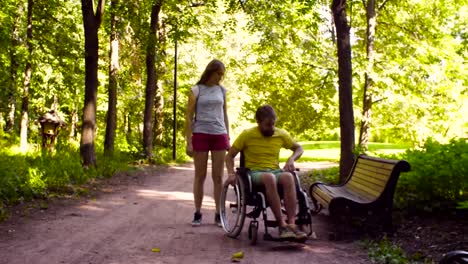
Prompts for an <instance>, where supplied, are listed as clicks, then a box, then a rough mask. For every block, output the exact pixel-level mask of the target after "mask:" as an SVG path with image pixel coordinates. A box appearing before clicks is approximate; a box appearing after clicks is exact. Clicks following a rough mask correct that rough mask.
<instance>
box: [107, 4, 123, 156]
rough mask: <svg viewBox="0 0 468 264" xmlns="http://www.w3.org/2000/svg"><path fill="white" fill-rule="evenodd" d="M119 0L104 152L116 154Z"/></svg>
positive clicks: (113, 28) (113, 9)
mask: <svg viewBox="0 0 468 264" xmlns="http://www.w3.org/2000/svg"><path fill="white" fill-rule="evenodd" d="M117 5H118V0H112V1H111V32H110V52H109V57H110V65H109V103H108V108H107V118H106V119H107V120H106V122H107V125H106V137H105V140H104V154H105V155H106V156H112V155H113V154H114V140H115V129H116V127H117V71H118V70H119V39H118V33H117V29H116V24H117V19H116V16H115V13H116V8H117Z"/></svg>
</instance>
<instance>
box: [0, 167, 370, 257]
mask: <svg viewBox="0 0 468 264" xmlns="http://www.w3.org/2000/svg"><path fill="white" fill-rule="evenodd" d="M315 165H320V164H315ZM305 167H308V168H311V167H314V165H313V164H312V165H311V164H308V165H306V166H305ZM131 175H132V176H121V177H120V179H124V180H123V181H121V182H114V183H113V184H110V185H109V186H108V187H107V188H105V189H103V190H102V193H101V194H99V195H98V196H97V197H96V198H93V199H83V200H80V201H78V202H76V201H75V202H73V203H71V204H67V205H66V206H64V205H57V204H53V205H51V206H49V209H47V210H42V211H38V210H36V212H33V213H31V214H29V215H28V216H26V217H15V218H14V222H13V221H11V220H10V221H6V222H5V223H2V224H0V263H9V264H16V263H21V264H23V263H35V264H41V263H47V264H51V263H71V264H73V263H87V264H88V263H113V264H123V263H230V262H231V261H230V257H231V255H232V254H233V253H234V252H237V251H243V252H244V254H245V257H244V259H243V260H242V261H241V263H269V264H274V263H281V264H284V263H287V264H291V263H346V264H353V263H366V262H368V261H367V258H366V253H365V252H364V251H362V250H361V249H360V248H359V247H358V246H357V245H356V244H355V243H347V242H340V243H332V242H330V241H328V240H327V233H326V232H325V229H326V224H325V221H324V219H323V218H322V217H316V218H314V230H315V232H316V234H317V239H314V240H309V241H307V242H306V244H305V245H303V246H297V245H295V244H290V243H287V242H283V243H281V242H267V241H263V240H262V239H261V238H259V241H258V245H256V246H251V245H250V244H249V240H248V239H247V234H246V233H247V228H246V227H245V226H244V230H243V233H242V234H241V235H240V236H239V238H238V239H231V238H228V237H226V236H225V235H224V231H223V230H222V229H221V228H219V227H216V226H215V225H214V224H213V218H214V201H213V198H212V197H211V195H212V185H211V181H210V179H209V178H207V181H206V185H205V186H206V187H205V195H206V196H205V199H204V209H203V213H204V215H203V217H204V224H203V225H202V226H201V227H197V228H193V227H192V226H191V225H190V224H189V223H190V221H191V219H192V216H193V201H192V199H193V196H192V192H191V188H192V175H193V165H192V164H186V165H182V166H174V167H168V168H158V169H155V168H146V169H143V170H141V171H138V172H136V173H132V174H131ZM208 177H210V175H208ZM117 179H119V177H117ZM272 231H274V232H276V231H275V230H272ZM261 234H263V230H261V229H260V230H259V235H261ZM260 237H261V236H260ZM152 248H159V249H160V252H152Z"/></svg>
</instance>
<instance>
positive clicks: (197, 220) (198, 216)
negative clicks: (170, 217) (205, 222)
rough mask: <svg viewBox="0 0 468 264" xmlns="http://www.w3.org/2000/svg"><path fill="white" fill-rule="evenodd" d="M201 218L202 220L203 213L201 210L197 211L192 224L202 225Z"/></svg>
mask: <svg viewBox="0 0 468 264" xmlns="http://www.w3.org/2000/svg"><path fill="white" fill-rule="evenodd" d="M201 220H202V214H201V213H199V212H195V214H193V221H192V226H199V225H201Z"/></svg>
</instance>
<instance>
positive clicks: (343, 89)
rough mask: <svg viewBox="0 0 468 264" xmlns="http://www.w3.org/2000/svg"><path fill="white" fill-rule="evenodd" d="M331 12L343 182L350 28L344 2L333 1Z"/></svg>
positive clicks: (349, 133) (349, 131)
mask: <svg viewBox="0 0 468 264" xmlns="http://www.w3.org/2000/svg"><path fill="white" fill-rule="evenodd" d="M331 10H332V12H333V18H334V20H335V28H336V38H337V41H336V43H337V49H338V83H339V102H340V106H339V109H340V136H341V152H340V153H341V155H340V181H341V182H343V181H344V180H345V179H346V177H347V176H348V173H349V172H350V171H351V167H352V166H353V160H354V157H353V155H354V154H353V152H354V144H355V143H354V112H353V89H352V73H353V72H352V64H351V43H350V35H349V31H350V26H349V25H348V20H347V18H346V0H333V3H332V6H331Z"/></svg>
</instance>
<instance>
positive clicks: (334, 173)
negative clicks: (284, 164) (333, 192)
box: [300, 166, 340, 190]
mask: <svg viewBox="0 0 468 264" xmlns="http://www.w3.org/2000/svg"><path fill="white" fill-rule="evenodd" d="M300 175H301V176H300V179H301V185H302V186H303V188H305V189H306V190H308V189H309V186H310V185H311V184H312V183H314V182H317V181H319V182H324V183H328V184H338V183H339V180H340V169H339V167H337V166H335V167H330V168H323V169H316V170H311V171H308V172H306V173H304V174H300Z"/></svg>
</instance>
